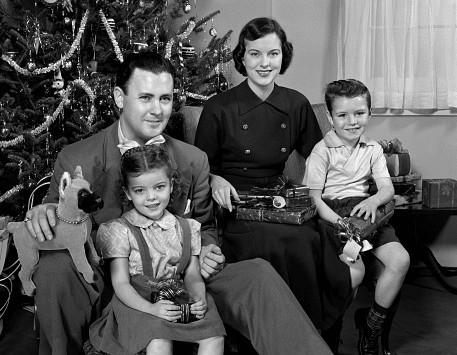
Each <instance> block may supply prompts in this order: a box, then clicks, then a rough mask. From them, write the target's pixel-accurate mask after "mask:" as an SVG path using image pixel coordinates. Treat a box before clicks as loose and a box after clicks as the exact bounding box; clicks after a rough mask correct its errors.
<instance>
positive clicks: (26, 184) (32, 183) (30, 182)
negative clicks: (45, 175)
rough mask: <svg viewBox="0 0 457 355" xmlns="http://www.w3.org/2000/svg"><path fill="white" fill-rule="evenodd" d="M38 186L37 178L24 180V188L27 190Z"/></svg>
mask: <svg viewBox="0 0 457 355" xmlns="http://www.w3.org/2000/svg"><path fill="white" fill-rule="evenodd" d="M36 186H37V182H36V180H35V179H27V180H26V181H25V182H24V189H26V190H33V189H34V188H35V187H36Z"/></svg>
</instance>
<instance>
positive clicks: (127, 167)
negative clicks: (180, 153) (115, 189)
mask: <svg viewBox="0 0 457 355" xmlns="http://www.w3.org/2000/svg"><path fill="white" fill-rule="evenodd" d="M159 169H163V170H164V171H165V174H166V175H167V177H168V178H169V179H170V182H171V184H172V187H173V191H172V193H171V196H170V202H169V204H171V203H172V202H173V198H174V197H176V196H177V195H178V194H179V193H180V191H181V189H180V183H181V179H180V176H179V173H178V171H177V170H175V169H173V167H172V165H171V160H170V157H169V156H168V153H167V152H166V151H165V149H163V148H162V147H161V146H160V145H157V144H151V145H145V146H142V147H135V148H132V149H129V150H127V151H126V152H125V153H124V155H123V156H122V159H121V180H120V186H119V188H120V189H121V191H123V190H122V188H125V189H127V188H128V185H129V178H131V177H137V176H140V175H142V174H145V173H148V172H150V171H153V170H159ZM121 195H122V198H123V202H129V201H128V199H127V198H126V196H125V193H122V194H121Z"/></svg>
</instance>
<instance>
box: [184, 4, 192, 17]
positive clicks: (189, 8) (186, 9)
mask: <svg viewBox="0 0 457 355" xmlns="http://www.w3.org/2000/svg"><path fill="white" fill-rule="evenodd" d="M182 9H183V11H184V13H186V14H188V13H189V12H190V10H192V6H190V4H189V2H186V3H185V4H184V6H183V8H182Z"/></svg>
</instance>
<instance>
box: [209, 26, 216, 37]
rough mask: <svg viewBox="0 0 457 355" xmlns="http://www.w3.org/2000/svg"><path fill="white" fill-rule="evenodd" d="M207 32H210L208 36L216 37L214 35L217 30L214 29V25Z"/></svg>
mask: <svg viewBox="0 0 457 355" xmlns="http://www.w3.org/2000/svg"><path fill="white" fill-rule="evenodd" d="M209 34H210V36H213V37H216V36H217V31H216V29H215V28H214V27H211V28H210V29H209Z"/></svg>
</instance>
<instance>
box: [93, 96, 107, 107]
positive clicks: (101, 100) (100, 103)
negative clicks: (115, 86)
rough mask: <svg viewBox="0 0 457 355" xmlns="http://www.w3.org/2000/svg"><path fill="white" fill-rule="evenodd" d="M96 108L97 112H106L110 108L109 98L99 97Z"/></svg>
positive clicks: (95, 104) (95, 103) (96, 99)
mask: <svg viewBox="0 0 457 355" xmlns="http://www.w3.org/2000/svg"><path fill="white" fill-rule="evenodd" d="M94 106H95V108H96V109H97V111H104V110H106V109H107V108H108V107H109V100H108V97H107V96H105V95H98V96H97V97H96V98H95V100H94Z"/></svg>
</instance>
